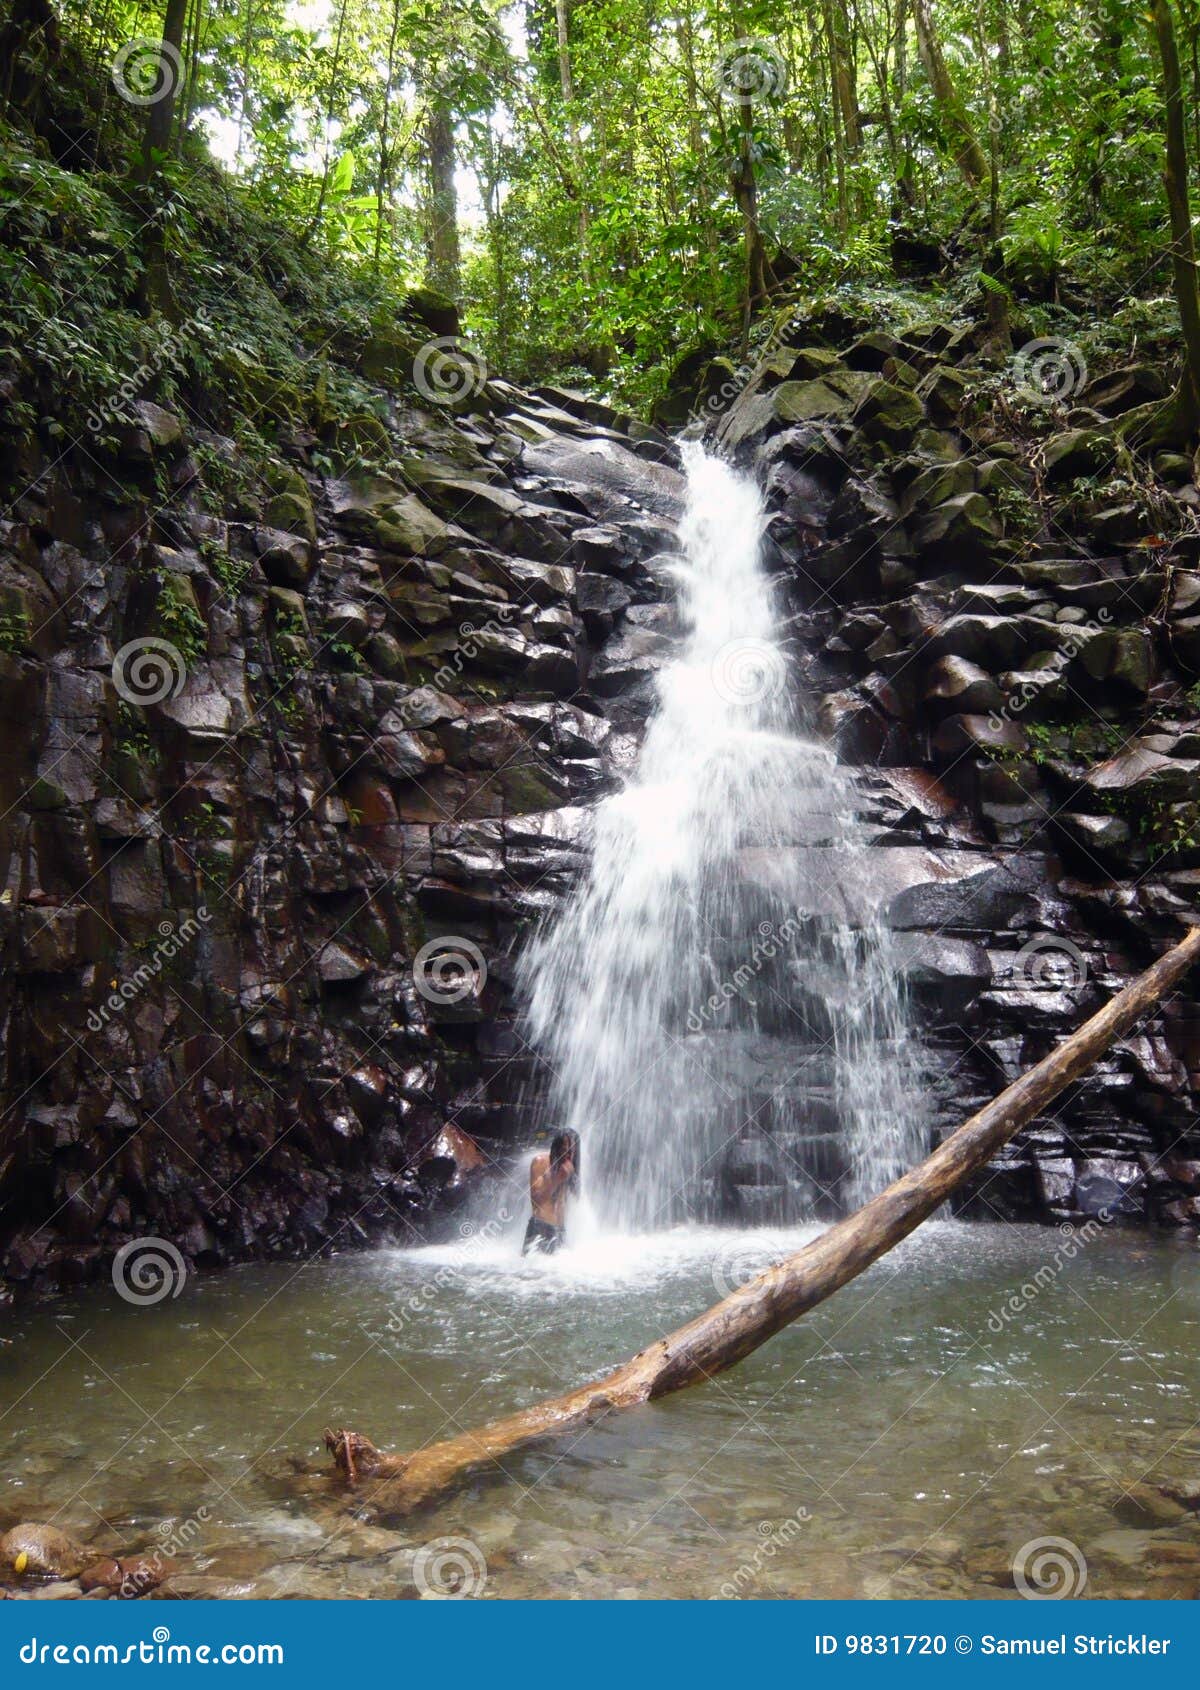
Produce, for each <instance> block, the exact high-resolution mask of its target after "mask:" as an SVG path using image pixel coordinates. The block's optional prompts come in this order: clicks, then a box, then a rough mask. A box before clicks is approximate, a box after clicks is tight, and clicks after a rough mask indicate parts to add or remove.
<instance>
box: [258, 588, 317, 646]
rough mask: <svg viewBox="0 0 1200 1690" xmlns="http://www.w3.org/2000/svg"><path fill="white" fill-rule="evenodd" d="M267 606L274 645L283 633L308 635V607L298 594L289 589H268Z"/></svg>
mask: <svg viewBox="0 0 1200 1690" xmlns="http://www.w3.org/2000/svg"><path fill="white" fill-rule="evenodd" d="M267 604H268V606H269V608H270V612H271V623H272V633H273V638H274V640H275V643H276V645H278V640H279V639H280V638H282V637H283V635H284V634H285V633H289V634H294V635H297V636H299V635H300V634H301V633H303V634H307V633H308V607H307V605H306V604H305V602H304V599H303V596H302V595H301V594H300V593H297V592H295V591H294V590H293V589H292V588H291V587H270V588H268V589H267ZM306 649H307V648H306Z"/></svg>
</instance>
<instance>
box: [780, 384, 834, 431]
mask: <svg viewBox="0 0 1200 1690" xmlns="http://www.w3.org/2000/svg"><path fill="white" fill-rule="evenodd" d="M771 398H772V408H773V409H774V412H775V415H776V416H777V417H778V418H779V420H780V422H785V423H797V422H821V421H845V420H846V419H847V418H848V417H849V415H850V412H851V411H852V410H853V408H854V401H853V400H852V399H850V398H849V397H847V395H846V394H844V393H839V392H838V390H837V389H836V388H835V387H833V386H831V385H830V383H829V382H827V381H823V380H813V381H785V382H781V383H780V385H779V386H778V387H777V388H776V389H775V390H774V392H773V394H772V396H771Z"/></svg>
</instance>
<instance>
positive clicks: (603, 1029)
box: [521, 447, 922, 1231]
mask: <svg viewBox="0 0 1200 1690" xmlns="http://www.w3.org/2000/svg"><path fill="white" fill-rule="evenodd" d="M686 468H687V479H688V497H687V507H686V512H685V516H684V519H683V522H682V524H681V528H680V543H681V555H680V557H679V559H678V560H677V565H676V571H675V572H676V574H677V578H678V590H679V601H678V605H679V616H680V622H681V628H682V632H681V637H680V645H679V651H678V655H677V657H676V658H675V659H674V660H673V661H671V662H669V663H668V664H666V665H665V666H664V667H663V669H662V670H661V671H660V672H659V675H658V677H657V689H658V701H657V708H656V710H655V712H654V714H653V715H652V717H651V719H650V722H649V724H648V727H647V730H646V736H645V741H644V744H643V746H642V750H641V754H640V757H639V759H638V763H637V767H636V770H635V772H634V774H633V776H632V778H631V779H630V781H629V782H628V784H627V785H626V786H625V787H624V789H623V790H622V791H620V792H618V793H616V794H614V795H613V796H611V797H609V798H607V799H605V800H604V801H603V802H602V803H601V804H600V805H599V806H598V809H597V814H596V836H595V847H594V852H593V856H592V859H591V863H590V866H589V870H588V873H587V876H586V879H585V881H584V884H583V885H582V886H581V887H580V888H579V889H578V891H577V892H576V893H575V894H574V895H573V896H571V897H570V898H569V899H568V901H567V903H566V904H565V906H564V908H563V911H562V913H561V915H560V916H559V918H558V919H557V920H556V921H555V922H553V923H552V924H550V925H549V926H548V927H547V928H546V929H545V930H544V931H543V932H542V933H541V934H539V935H538V936H537V937H536V938H535V940H534V941H533V943H532V944H531V946H530V947H529V948H528V950H527V951H526V953H525V955H524V957H523V959H522V964H521V968H522V984H523V988H524V996H525V998H526V1002H527V1005H528V1022H529V1026H530V1031H531V1036H532V1040H533V1043H534V1044H535V1047H536V1048H537V1049H538V1051H539V1052H540V1054H541V1055H542V1056H543V1057H544V1059H545V1061H546V1063H547V1065H548V1073H549V1090H548V1099H547V1103H548V1108H547V1121H548V1123H549V1124H550V1125H552V1126H554V1127H572V1128H574V1129H575V1130H576V1131H577V1132H578V1133H579V1134H580V1137H581V1140H582V1143H583V1156H582V1165H583V1172H584V1179H585V1181H586V1184H587V1188H588V1191H589V1193H590V1196H591V1200H592V1203H593V1204H594V1206H595V1210H596V1212H597V1214H598V1215H599V1217H600V1219H601V1222H602V1224H603V1225H605V1226H606V1227H608V1228H609V1229H610V1230H611V1229H616V1230H620V1231H654V1230H657V1229H659V1228H661V1227H663V1226H666V1225H668V1224H670V1223H672V1222H674V1221H678V1220H680V1219H683V1218H703V1219H711V1218H729V1217H730V1216H731V1215H732V1216H733V1217H734V1218H740V1219H742V1220H744V1221H748V1220H756V1221H766V1220H771V1221H783V1220H792V1219H795V1218H797V1217H798V1216H801V1215H804V1214H811V1213H813V1212H814V1210H816V1209H821V1210H823V1211H825V1212H828V1211H830V1210H832V1209H835V1208H837V1207H840V1206H845V1205H846V1204H848V1203H854V1202H858V1201H860V1200H861V1199H862V1198H863V1197H864V1196H865V1195H868V1194H869V1193H870V1192H871V1191H873V1190H876V1189H878V1188H879V1187H880V1186H882V1185H883V1184H885V1183H886V1182H887V1180H888V1179H890V1178H893V1177H894V1176H895V1175H896V1174H898V1173H899V1172H901V1171H902V1170H903V1168H904V1167H905V1166H907V1165H908V1164H909V1162H910V1161H911V1160H912V1159H913V1156H914V1153H916V1152H918V1151H919V1148H920V1141H921V1137H922V1134H921V1128H920V1124H919V1121H918V1119H917V1112H916V1110H915V1107H914V1099H915V1096H916V1091H917V1088H916V1086H915V1084H914V1075H915V1066H914V1061H913V1049H912V1047H911V1045H910V1042H909V1040H908V1037H907V1032H906V1027H905V1018H904V1013H903V1003H902V994H901V990H900V985H899V976H898V971H897V969H896V968H895V966H894V962H893V958H892V955H891V951H890V945H889V938H888V935H887V933H886V931H885V930H884V929H883V928H882V927H881V925H880V924H879V922H878V920H877V919H876V918H875V917H874V916H873V915H872V914H871V910H872V909H873V903H872V900H871V899H870V897H869V896H867V895H865V894H866V893H867V892H868V890H869V879H870V852H869V851H868V850H866V849H865V848H864V846H865V841H864V839H863V837H862V829H861V826H860V824H859V823H858V822H857V820H856V816H855V804H854V795H853V792H852V789H851V787H850V785H849V783H848V781H847V779H846V778H845V776H844V774H843V773H842V772H840V771H839V770H838V768H837V765H836V763H835V760H834V759H833V757H832V756H831V755H830V753H829V752H828V751H827V750H826V749H824V748H823V747H821V746H819V745H817V744H815V743H814V742H812V741H810V740H808V739H806V738H803V737H800V736H798V735H797V734H796V733H795V731H794V724H793V722H792V721H791V717H790V710H789V705H788V689H787V684H786V683H787V660H786V657H785V654H784V651H783V649H782V647H781V644H780V640H779V630H778V620H777V616H776V612H775V608H774V604H773V602H772V593H771V586H770V582H769V579H768V577H767V576H766V574H765V572H764V570H763V568H762V566H761V562H760V557H759V552H760V539H761V534H762V527H763V521H764V514H763V508H762V502H761V499H760V496H759V493H758V489H757V488H756V487H755V485H754V483H753V482H752V481H750V480H749V479H748V478H746V477H743V476H740V475H738V474H736V473H735V472H734V471H733V470H732V469H730V468H729V467H728V466H727V465H726V464H724V463H723V462H721V461H720V460H718V459H714V458H711V457H708V456H707V455H705V454H704V453H703V452H702V451H701V450H700V448H698V447H689V448H687V462H686Z"/></svg>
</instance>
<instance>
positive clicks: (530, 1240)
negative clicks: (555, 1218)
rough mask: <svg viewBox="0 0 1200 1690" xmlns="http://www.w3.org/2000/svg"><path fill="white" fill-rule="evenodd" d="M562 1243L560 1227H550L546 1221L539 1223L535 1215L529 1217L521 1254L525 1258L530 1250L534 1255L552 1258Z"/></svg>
mask: <svg viewBox="0 0 1200 1690" xmlns="http://www.w3.org/2000/svg"><path fill="white" fill-rule="evenodd" d="M562 1241H563V1229H562V1227H561V1226H551V1225H550V1224H549V1223H548V1222H547V1221H540V1220H539V1219H538V1218H537V1216H536V1215H530V1217H529V1225H528V1226H527V1227H526V1228H525V1242H524V1244H522V1246H521V1254H522V1255H523V1256H527V1255H528V1254H529V1252H530V1251H531V1250H532V1251H534V1253H535V1254H536V1255H540V1256H552V1255H553V1254H554V1252H555V1251H556V1250H557V1249H558V1247H559V1245H560V1244H561V1243H562Z"/></svg>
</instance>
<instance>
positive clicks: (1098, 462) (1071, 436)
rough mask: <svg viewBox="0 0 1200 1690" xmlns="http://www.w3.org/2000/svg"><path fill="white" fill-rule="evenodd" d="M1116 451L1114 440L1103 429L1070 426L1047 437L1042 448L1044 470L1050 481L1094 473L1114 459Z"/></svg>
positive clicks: (1059, 480) (1070, 479) (1070, 478)
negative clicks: (1059, 432) (1063, 431)
mask: <svg viewBox="0 0 1200 1690" xmlns="http://www.w3.org/2000/svg"><path fill="white" fill-rule="evenodd" d="M1113 451H1114V448H1113V442H1112V440H1111V438H1110V437H1109V436H1108V435H1107V434H1106V433H1104V431H1103V430H1102V429H1097V428H1073V429H1068V430H1067V432H1066V433H1065V434H1054V435H1051V437H1050V439H1049V440H1047V442H1046V444H1045V446H1044V448H1043V450H1042V470H1043V474H1044V476H1045V478H1046V481H1047V482H1048V483H1050V482H1061V481H1074V480H1075V479H1076V478H1077V477H1079V476H1083V475H1093V474H1095V472H1096V471H1097V470H1101V469H1103V468H1105V466H1106V465H1108V464H1109V463H1111V462H1112V459H1113Z"/></svg>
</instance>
